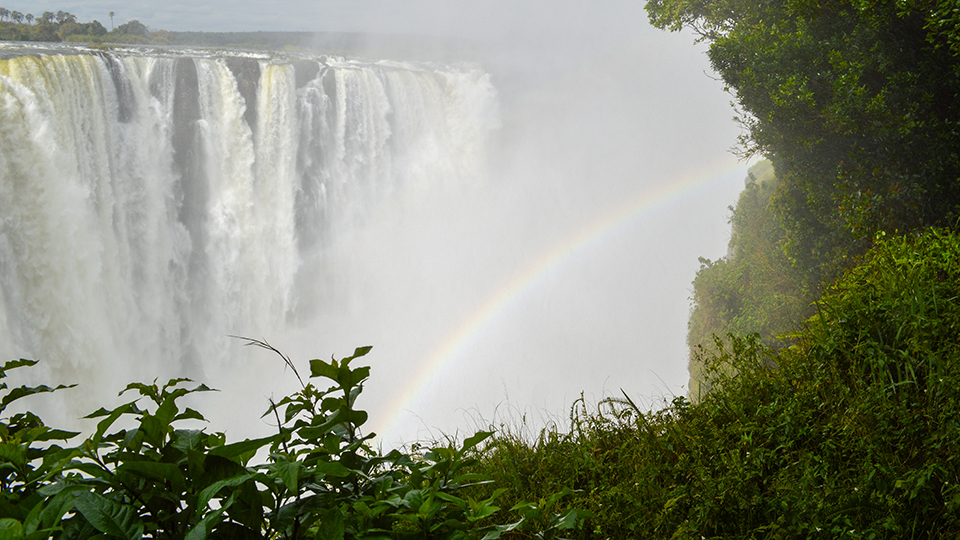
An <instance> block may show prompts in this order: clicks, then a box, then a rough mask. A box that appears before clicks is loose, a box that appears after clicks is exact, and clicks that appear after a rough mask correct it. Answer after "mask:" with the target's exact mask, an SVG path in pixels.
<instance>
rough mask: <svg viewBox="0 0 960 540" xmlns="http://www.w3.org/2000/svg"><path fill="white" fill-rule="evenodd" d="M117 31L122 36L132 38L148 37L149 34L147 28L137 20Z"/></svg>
mask: <svg viewBox="0 0 960 540" xmlns="http://www.w3.org/2000/svg"><path fill="white" fill-rule="evenodd" d="M115 31H116V33H118V34H120V35H123V34H126V35H131V36H146V35H147V33H148V32H149V30H148V29H147V26H146V25H145V24H143V23H142V22H140V21H138V20H136V19H134V20H132V21H130V22H126V23H123V24H121V25H120V26H118V27H117V28H116V30H115Z"/></svg>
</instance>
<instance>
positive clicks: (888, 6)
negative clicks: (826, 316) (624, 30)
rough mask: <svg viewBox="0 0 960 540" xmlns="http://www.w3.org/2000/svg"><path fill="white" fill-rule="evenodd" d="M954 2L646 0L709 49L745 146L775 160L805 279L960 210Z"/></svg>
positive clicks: (781, 210) (651, 10)
mask: <svg viewBox="0 0 960 540" xmlns="http://www.w3.org/2000/svg"><path fill="white" fill-rule="evenodd" d="M931 4H932V5H933V6H936V8H935V9H930V8H931ZM954 4H955V3H954V2H952V1H948V0H941V1H939V2H931V1H930V0H900V1H897V0H864V1H853V0H830V1H828V2H822V1H818V0H774V1H772V2H764V3H761V4H757V3H754V2H746V1H742V0H649V1H648V2H647V5H646V8H647V12H648V14H649V16H650V21H651V23H652V24H654V25H655V26H657V27H659V28H663V29H667V28H669V29H671V30H678V29H680V28H690V29H692V30H693V31H694V32H696V33H697V34H698V35H699V36H700V39H701V40H706V41H708V42H709V43H710V49H709V53H708V54H709V57H710V61H711V63H712V65H713V67H714V69H715V70H716V71H717V72H718V73H719V74H720V75H721V77H722V78H723V80H724V82H725V83H726V85H727V87H728V89H729V90H730V91H731V92H732V93H733V94H734V96H735V97H736V100H737V103H738V107H739V108H740V111H741V116H740V118H741V121H742V123H743V124H744V126H745V128H746V129H745V136H744V137H743V139H742V141H741V142H742V150H743V152H744V154H746V155H754V154H760V155H766V156H769V157H770V158H771V159H772V161H773V162H774V164H775V165H776V169H777V174H778V176H779V184H780V187H779V188H778V192H777V194H776V195H775V197H774V203H775V205H776V208H777V211H778V214H779V217H780V220H781V223H782V225H783V227H784V230H785V247H786V249H787V253H788V254H789V256H790V258H791V259H792V260H793V262H794V263H795V264H796V265H798V266H799V267H801V268H802V269H803V270H804V272H805V274H806V276H807V280H806V281H807V283H808V286H809V287H817V286H818V285H819V284H820V283H821V282H824V281H829V280H831V279H832V278H833V276H835V275H836V272H837V271H838V268H840V267H842V266H843V265H844V264H845V263H844V261H846V260H847V259H848V258H849V257H850V256H856V255H857V254H860V253H863V252H864V251H865V250H866V248H867V247H869V245H870V244H871V243H872V238H873V236H874V233H875V232H876V231H878V230H887V231H890V232H893V231H901V232H905V231H910V230H914V229H917V228H920V227H924V226H929V225H946V224H951V223H952V222H954V221H955V220H956V219H957V218H958V217H960V183H958V181H957V180H958V179H960V129H958V127H960V100H957V99H956V96H958V95H960V56H958V55H957V54H955V53H956V52H957V51H958V50H960V14H955V13H954V12H953V11H949V10H947V8H948V7H949V8H951V9H952V7H953V6H954ZM938 10H939V11H938ZM944 14H946V15H948V16H946V17H944V16H942V15H944Z"/></svg>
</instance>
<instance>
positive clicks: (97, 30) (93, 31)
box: [83, 20, 107, 36]
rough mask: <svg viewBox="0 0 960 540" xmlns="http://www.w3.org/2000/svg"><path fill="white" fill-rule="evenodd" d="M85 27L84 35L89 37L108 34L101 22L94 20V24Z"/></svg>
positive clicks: (90, 23)
mask: <svg viewBox="0 0 960 540" xmlns="http://www.w3.org/2000/svg"><path fill="white" fill-rule="evenodd" d="M83 26H84V29H85V32H84V33H86V34H87V35H91V36H105V35H106V34H107V29H106V28H104V26H103V25H102V24H100V21H97V20H94V21H93V22H89V23H87V24H85V25H83Z"/></svg>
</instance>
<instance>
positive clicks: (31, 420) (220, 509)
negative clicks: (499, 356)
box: [0, 340, 585, 540]
mask: <svg viewBox="0 0 960 540" xmlns="http://www.w3.org/2000/svg"><path fill="white" fill-rule="evenodd" d="M248 344H251V345H257V346H260V347H264V348H266V349H269V350H272V351H275V352H278V351H276V349H274V348H273V347H271V346H270V345H268V344H267V343H265V342H262V341H256V340H248ZM369 350H370V347H361V348H358V349H357V350H356V351H355V352H354V354H353V355H352V356H349V357H347V358H344V359H342V360H336V359H331V361H329V362H326V361H323V360H312V361H311V362H310V371H311V378H319V379H326V380H328V381H330V382H332V383H333V384H332V386H330V387H329V388H327V389H326V390H320V389H319V388H318V387H316V386H314V385H313V383H307V384H304V383H303V382H302V381H301V384H302V385H303V386H302V390H301V391H300V392H297V393H296V394H293V395H291V396H288V397H286V398H284V399H282V400H280V401H279V402H278V403H276V404H273V403H271V406H270V409H269V410H268V411H267V415H270V416H272V417H275V418H276V419H277V422H278V426H277V427H278V431H277V434H276V435H274V436H272V437H267V438H263V439H257V440H244V441H241V442H237V443H231V444H228V443H227V442H226V437H225V436H224V435H223V434H222V433H207V432H206V431H205V430H202V429H189V428H187V427H184V426H183V424H184V423H187V424H190V423H193V424H195V423H196V422H198V421H200V422H202V421H204V418H203V415H202V414H201V413H199V412H198V411H196V410H194V409H191V408H189V407H186V408H183V407H181V406H180V405H179V404H178V401H179V400H181V399H182V398H185V397H187V396H189V395H190V394H193V393H195V392H206V391H210V388H208V387H206V386H205V385H202V384H201V385H197V386H192V387H191V386H186V385H187V384H188V383H190V381H189V380H187V379H173V380H170V381H169V382H168V383H166V384H164V385H163V386H158V385H157V384H156V382H154V383H153V384H142V383H132V384H130V385H128V386H127V388H126V389H125V390H124V391H123V392H121V395H123V394H124V393H126V392H131V391H132V392H136V393H137V394H139V396H140V397H139V398H138V399H134V400H132V401H129V402H127V403H124V404H122V405H120V406H119V407H116V408H114V409H112V410H107V409H100V410H98V411H96V412H94V413H92V414H90V415H89V416H88V417H87V418H100V421H99V423H98V424H97V428H96V432H95V433H94V434H93V435H91V436H90V437H89V438H87V439H86V440H85V441H84V442H83V443H82V444H81V445H80V446H77V447H74V448H61V447H59V446H56V445H50V444H47V445H38V444H36V443H46V442H48V441H51V440H54V439H69V438H71V437H73V436H75V435H76V434H75V433H68V432H63V431H57V430H52V429H50V428H47V427H46V426H44V425H43V424H42V422H41V421H40V419H39V418H37V417H36V416H34V415H32V414H30V413H23V414H18V415H14V416H13V417H11V418H9V419H3V420H2V421H0V487H2V493H0V538H8V537H9V538H29V539H33V538H36V539H38V540H39V539H43V538H55V539H58V540H59V539H63V540H66V539H85V538H96V539H104V538H121V539H125V540H134V539H140V538H145V537H146V538H169V539H185V540H203V539H207V538H209V539H211V540H212V539H259V538H269V539H278V538H286V539H291V540H295V539H323V540H342V539H354V538H367V539H374V538H396V539H404V538H411V539H412V538H436V539H451V540H452V539H457V540H460V539H464V540H465V539H480V538H483V539H484V540H495V539H497V538H501V537H516V536H523V537H534V538H543V539H547V538H553V537H555V536H557V534H558V533H560V532H561V531H567V530H570V529H574V528H576V527H578V526H580V525H581V523H582V519H583V517H584V515H585V514H583V513H578V512H577V511H576V510H568V511H566V512H564V513H562V514H561V513H556V512H554V505H555V503H556V502H557V501H559V499H560V498H562V497H565V496H567V495H569V491H563V492H560V493H557V494H555V495H553V496H552V497H551V498H549V499H548V500H547V502H546V503H542V502H541V503H540V504H534V503H525V502H519V503H517V504H515V505H514V507H513V508H512V509H511V510H510V512H509V513H508V515H509V516H510V517H512V518H514V519H512V520H511V522H508V523H507V524H503V525H498V524H497V523H496V522H494V521H493V516H494V514H496V513H497V512H498V511H500V508H499V507H498V506H495V504H494V501H495V499H497V498H498V497H499V496H500V495H501V494H502V493H503V491H504V490H503V489H494V490H492V491H487V490H485V489H482V486H485V485H486V484H489V483H490V480H489V479H488V478H487V477H486V476H484V475H481V474H478V473H476V472H475V471H470V470H469V469H470V468H471V467H472V466H474V465H475V463H476V456H478V455H480V454H481V453H482V451H483V445H484V441H485V440H487V439H488V438H489V437H490V435H491V433H488V432H480V433H477V434H476V435H474V436H472V437H469V438H467V439H466V440H464V441H463V443H462V444H460V445H458V444H455V443H452V442H451V443H450V444H444V445H437V446H435V447H433V448H430V449H429V450H426V451H423V452H419V453H413V454H407V453H402V452H400V451H397V450H394V451H391V452H390V453H388V454H386V455H381V454H380V453H378V452H375V451H374V450H373V449H372V448H371V447H370V446H369V444H368V442H369V441H370V439H371V438H372V437H373V436H374V435H373V434H367V435H363V434H362V432H361V428H362V426H363V424H364V423H365V422H366V419H367V414H366V413H365V412H364V411H362V410H359V409H357V408H356V407H355V405H356V401H357V398H358V397H359V395H360V393H361V391H362V389H363V383H364V382H365V381H366V379H367V377H368V376H369V373H370V368H369V367H356V368H354V367H351V365H350V364H351V362H352V361H354V360H356V359H357V358H359V357H362V356H364V355H365V354H367V352H369ZM278 353H279V352H278ZM281 356H282V355H281ZM283 359H284V361H285V362H286V363H287V364H288V365H289V366H290V367H291V368H294V366H293V363H292V362H291V361H290V360H289V359H288V358H287V357H285V356H284V357H283ZM34 363H35V362H33V361H30V360H20V361H14V362H8V363H7V364H5V365H4V366H3V367H2V368H0V378H3V377H5V376H6V371H8V370H10V369H13V368H17V367H21V366H29V365H33V364H34ZM294 372H295V373H296V369H294ZM297 377H298V378H299V374H297ZM61 388H65V387H62V386H61V387H58V388H56V389H53V388H49V387H46V386H40V387H20V388H15V389H13V390H11V391H9V392H7V393H6V394H4V395H3V397H2V398H0V413H2V412H3V410H4V409H5V408H6V407H7V405H9V404H10V403H12V402H13V401H15V400H17V399H19V398H22V397H25V396H29V395H32V394H37V393H44V392H51V391H53V390H57V389H61ZM0 389H6V386H5V385H0ZM141 401H146V402H147V405H146V406H145V407H144V408H141V406H140V405H139V403H140V402H141ZM265 416H266V415H265ZM125 420H126V421H125ZM124 423H125V424H127V425H132V427H129V428H120V429H116V428H115V427H114V426H116V425H118V424H124ZM115 429H116V430H115ZM261 451H266V452H267V459H266V462H265V463H261V464H251V460H252V459H253V458H254V456H255V455H257V453H258V452H261ZM501 514H502V513H501Z"/></svg>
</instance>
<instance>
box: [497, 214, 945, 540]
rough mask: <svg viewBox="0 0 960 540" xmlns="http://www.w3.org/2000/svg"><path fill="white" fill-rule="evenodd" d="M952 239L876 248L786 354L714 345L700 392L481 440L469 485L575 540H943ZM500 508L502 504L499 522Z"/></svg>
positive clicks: (574, 412)
mask: <svg viewBox="0 0 960 540" xmlns="http://www.w3.org/2000/svg"><path fill="white" fill-rule="evenodd" d="M958 300H960V237H958V236H956V235H954V234H951V233H948V232H946V231H942V230H934V231H928V232H926V233H923V234H921V235H916V236H912V237H897V238H890V239H884V240H882V241H880V242H879V243H878V246H877V247H876V248H875V249H874V250H873V251H871V252H870V253H869V254H868V256H867V257H866V260H865V262H864V264H862V265H860V266H859V267H857V268H856V269H854V270H853V271H851V272H850V273H849V274H848V275H847V276H846V277H845V278H843V279H842V280H840V281H839V282H838V284H837V285H836V286H835V287H834V288H833V289H831V290H830V291H829V292H828V293H827V294H826V295H825V296H824V297H823V298H822V299H821V301H820V302H818V304H817V315H815V316H814V317H812V318H811V319H809V320H808V321H807V323H806V325H805V327H804V330H803V331H801V332H800V333H799V334H798V336H797V338H798V339H797V342H796V344H795V345H793V346H792V347H790V348H788V349H784V350H780V351H774V350H772V349H770V348H768V347H767V346H765V345H763V344H762V343H761V342H760V340H759V338H758V337H757V336H747V337H736V336H731V337H730V339H729V340H726V341H727V343H729V344H728V345H724V341H723V340H718V344H717V348H716V349H715V350H714V351H713V352H711V353H706V352H704V356H703V357H702V358H701V359H700V360H701V361H702V363H703V365H704V366H705V369H706V373H707V374H708V377H709V379H710V384H711V388H712V390H711V392H710V393H708V394H706V395H704V396H703V397H702V399H701V400H700V401H699V402H698V403H696V404H691V403H690V402H688V401H687V400H686V399H684V398H676V399H674V400H673V402H672V403H671V404H670V405H669V406H668V407H666V408H664V409H662V410H658V411H653V412H644V411H641V410H640V409H639V408H638V407H636V406H635V405H634V404H633V403H632V402H631V401H630V399H629V397H627V396H624V399H608V400H605V401H603V402H601V403H600V404H599V405H598V406H596V407H593V408H587V407H586V405H585V403H584V402H583V401H582V400H581V401H578V402H577V403H576V404H574V406H573V407H572V409H571V418H570V421H571V423H570V426H571V427H570V429H569V430H567V431H564V432H557V431H544V432H542V433H541V434H540V436H539V437H537V438H536V439H534V440H532V441H531V440H529V439H525V438H523V437H518V436H516V435H513V434H511V433H510V432H509V431H506V432H500V433H498V434H497V435H496V436H495V437H494V439H493V442H492V443H491V444H490V446H489V447H488V450H487V452H486V453H485V454H484V456H485V457H484V459H483V461H482V462H481V464H480V470H482V472H484V473H485V474H487V475H489V476H491V477H492V478H494V479H495V480H496V481H497V484H496V485H498V486H501V487H505V488H507V489H508V492H507V494H505V495H504V497H505V498H509V497H514V498H516V500H528V501H529V500H538V499H542V498H544V497H547V496H549V494H550V493H557V492H558V491H560V490H562V489H564V488H569V489H571V490H574V491H573V493H572V494H571V495H570V496H569V497H567V498H566V499H564V500H563V501H562V502H561V504H562V505H565V506H566V507H571V508H572V507H578V508H583V509H586V510H589V511H590V512H592V513H593V515H594V518H593V519H592V520H590V521H589V522H588V524H587V526H586V527H584V528H583V529H581V530H579V531H577V533H576V534H577V535H578V536H576V537H577V538H597V539H606V538H611V539H613V538H616V539H629V538H697V539H699V538H744V539H746V538H864V539H871V538H947V537H960V488H958V487H957V486H958V484H960V390H958V389H960V372H958V362H957V359H958V353H960V350H958V349H960V337H958V336H960V301H958ZM506 502H507V500H505V499H504V498H501V500H500V503H501V506H503V507H508V505H507V504H504V503H506Z"/></svg>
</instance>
